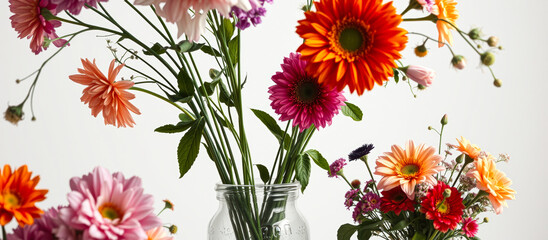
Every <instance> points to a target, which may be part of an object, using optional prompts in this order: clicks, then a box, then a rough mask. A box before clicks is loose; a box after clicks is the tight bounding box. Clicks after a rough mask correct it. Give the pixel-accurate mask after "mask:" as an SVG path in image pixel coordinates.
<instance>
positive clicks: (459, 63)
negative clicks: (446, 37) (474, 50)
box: [451, 55, 466, 70]
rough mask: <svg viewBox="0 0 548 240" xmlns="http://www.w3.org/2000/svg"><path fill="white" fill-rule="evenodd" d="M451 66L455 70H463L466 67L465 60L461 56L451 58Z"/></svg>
mask: <svg viewBox="0 0 548 240" xmlns="http://www.w3.org/2000/svg"><path fill="white" fill-rule="evenodd" d="M451 64H452V65H453V67H455V68H456V69H460V70H462V69H464V67H466V58H464V56H462V55H455V56H453V59H451Z"/></svg>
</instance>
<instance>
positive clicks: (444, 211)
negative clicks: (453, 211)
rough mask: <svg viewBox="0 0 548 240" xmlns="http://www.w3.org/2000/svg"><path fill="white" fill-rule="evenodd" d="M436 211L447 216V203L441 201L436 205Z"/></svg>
mask: <svg viewBox="0 0 548 240" xmlns="http://www.w3.org/2000/svg"><path fill="white" fill-rule="evenodd" d="M436 206H437V209H436V210H438V212H439V213H441V214H447V213H448V212H449V205H448V204H447V201H445V200H443V201H440V202H439V203H436Z"/></svg>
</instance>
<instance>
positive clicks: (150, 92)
mask: <svg viewBox="0 0 548 240" xmlns="http://www.w3.org/2000/svg"><path fill="white" fill-rule="evenodd" d="M130 90H135V91H139V92H144V93H146V94H149V95H151V96H154V97H157V98H159V99H161V100H164V101H165V102H167V103H169V104H171V105H173V106H174V107H176V108H177V109H179V110H181V111H182V112H183V113H185V114H186V115H187V116H189V117H190V118H192V120H196V118H195V117H194V115H192V114H191V113H190V112H188V111H187V110H186V109H184V108H182V107H181V106H179V105H177V104H175V103H174V102H172V101H171V100H169V99H167V98H166V97H164V96H162V95H160V94H157V93H155V92H152V91H149V90H146V89H144V88H140V87H131V88H130Z"/></svg>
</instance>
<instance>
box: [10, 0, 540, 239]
mask: <svg viewBox="0 0 548 240" xmlns="http://www.w3.org/2000/svg"><path fill="white" fill-rule="evenodd" d="M527 2H528V3H517V2H515V1H496V0H484V1H460V2H459V4H458V9H459V11H460V15H461V18H460V19H459V20H458V21H457V23H458V25H459V26H460V27H461V28H463V29H464V30H466V31H467V30H469V29H470V28H471V27H480V28H482V29H483V30H484V32H485V33H486V34H487V36H489V35H491V34H494V35H497V36H498V37H499V38H500V42H501V44H502V45H503V46H504V48H505V50H504V51H502V52H499V53H497V54H496V57H497V62H496V64H495V65H494V69H495V71H496V74H497V76H498V77H499V78H501V80H502V81H503V87H502V88H495V87H493V85H492V78H491V76H490V74H489V72H488V70H487V69H486V68H484V67H481V66H480V64H479V58H478V57H477V56H476V55H475V54H474V53H473V52H472V51H471V50H470V49H469V47H467V46H466V44H465V42H464V41H462V39H460V38H459V37H458V36H455V39H456V41H455V49H456V52H457V53H460V54H463V55H465V56H466V57H467V58H468V66H467V68H466V69H465V70H463V71H456V70H454V69H452V67H451V66H450V63H449V61H450V56H449V52H448V50H447V49H445V48H441V49H438V48H437V46H435V45H434V44H430V45H429V50H430V53H429V55H428V57H426V58H424V59H418V58H416V57H415V56H414V55H413V54H412V49H413V47H414V46H416V45H417V44H420V43H421V42H422V39H421V38H416V37H411V38H410V40H409V43H408V49H407V50H406V51H405V53H404V56H405V57H404V59H403V61H405V62H407V63H415V64H419V65H425V66H429V67H431V68H433V69H436V70H437V78H436V80H435V82H434V84H433V86H432V87H430V88H429V89H427V90H425V91H422V92H419V93H418V97H417V98H413V96H412V94H411V93H410V92H409V86H407V84H405V83H400V84H397V85H395V84H394V83H393V82H390V83H389V85H388V87H387V88H383V87H378V86H377V87H375V89H374V91H372V92H370V93H366V94H364V96H362V97H358V96H356V95H348V94H347V98H348V99H349V100H350V101H351V102H353V103H355V104H357V105H358V106H360V107H361V108H362V109H363V111H364V121H362V122H354V121H352V120H350V119H348V118H346V117H343V116H342V115H341V116H337V117H336V118H335V119H334V121H333V124H332V126H331V127H329V128H327V129H323V130H321V131H319V132H317V133H316V135H315V138H314V139H313V140H312V141H311V142H310V144H309V146H310V147H311V148H316V149H319V150H320V151H321V152H322V153H323V155H324V156H325V157H326V158H327V159H328V160H329V161H333V160H335V159H337V158H339V157H345V156H346V155H347V154H348V152H349V151H351V150H353V149H354V148H355V147H358V146H360V145H361V144H363V143H373V144H375V146H376V148H375V150H374V151H373V152H372V154H371V156H372V157H371V158H373V159H375V158H376V156H378V155H379V154H381V153H382V152H384V151H388V150H389V149H390V145H391V144H399V145H402V144H404V143H405V141H406V140H408V139H413V140H415V141H416V142H424V143H428V144H430V145H433V146H436V145H437V135H436V134H434V133H433V132H429V131H427V126H428V125H433V126H436V127H438V126H439V120H440V118H441V116H442V115H443V114H445V113H447V114H448V116H449V125H448V126H447V127H446V132H445V139H444V142H453V143H455V140H454V139H455V138H456V137H459V136H461V135H462V136H465V137H466V138H468V139H469V140H471V141H472V142H473V143H475V144H477V145H479V146H480V147H482V148H483V149H485V150H487V151H490V152H491V153H509V154H510V155H511V156H512V158H511V160H510V163H508V164H501V165H500V168H502V170H503V171H505V172H506V173H507V175H508V176H509V177H510V178H511V179H512V180H513V181H514V184H513V185H512V187H513V188H514V189H515V190H517V192H518V194H517V195H516V200H514V201H509V208H507V209H505V210H504V212H503V214H502V215H499V216H495V215H494V214H487V215H486V216H488V217H489V218H490V222H489V223H488V224H484V225H481V227H480V231H479V236H480V237H481V238H483V239H542V236H544V235H543V233H544V232H545V230H544V229H545V226H546V225H547V224H548V220H547V218H545V217H544V214H546V212H545V209H546V208H545V207H544V206H543V205H542V204H545V199H546V198H548V193H547V191H546V189H547V188H546V186H545V182H546V180H545V179H544V177H546V174H545V171H546V169H548V164H547V162H546V161H545V159H544V150H545V147H546V140H545V136H546V134H547V133H548V132H547V128H546V125H545V123H546V122H547V120H548V111H547V108H546V105H545V102H546V100H547V97H546V95H545V92H546V90H548V88H547V86H548V83H547V81H546V77H545V74H544V73H543V69H545V67H546V64H548V62H547V60H546V58H544V57H545V55H546V53H547V52H546V46H545V44H546V42H545V39H546V38H547V37H548V35H547V31H546V28H545V27H543V26H542V24H543V22H544V21H543V20H544V18H543V17H542V15H543V14H544V12H543V11H544V9H547V7H548V4H547V3H546V2H545V1H541V0H531V1H527ZM303 3H304V1H300V0H299V1H294V0H291V1H289V0H285V1H282V0H277V1H275V3H274V4H273V5H271V6H268V13H267V17H266V18H264V22H263V24H261V25H259V27H257V28H251V29H250V30H247V31H245V33H244V39H243V46H244V49H243V53H242V56H244V59H243V62H242V67H243V68H242V69H245V70H246V71H247V73H248V77H249V80H248V83H247V85H246V88H245V89H244V91H245V97H246V99H245V100H246V102H247V107H248V108H259V109H263V110H266V111H268V112H270V113H273V111H272V110H271V109H270V107H269V103H270V102H269V100H268V94H267V87H268V86H270V85H271V84H272V82H271V81H270V76H271V75H273V74H274V72H275V71H279V69H280V67H279V64H280V63H281V62H282V59H283V57H284V56H287V55H289V52H291V51H295V50H296V48H297V47H298V46H299V44H300V42H301V41H302V40H301V39H299V38H298V36H297V34H296V33H295V26H296V21H297V20H299V19H302V18H303V13H302V12H301V11H299V9H300V7H301V5H302V4H303ZM406 3H407V0H401V1H399V2H398V3H397V6H398V7H399V9H400V10H399V11H401V10H402V8H401V7H402V5H403V4H406ZM105 5H106V6H107V7H109V8H112V9H113V11H114V12H115V14H118V15H117V16H124V17H119V19H121V22H123V23H125V24H130V25H133V28H134V29H135V30H136V31H138V32H139V33H140V34H144V35H143V36H146V33H147V31H151V30H150V29H146V28H144V27H142V26H143V24H140V23H138V24H135V23H133V24H132V21H131V20H130V19H129V18H130V16H129V15H130V12H129V11H126V9H125V8H123V7H124V6H123V4H122V1H111V2H109V3H107V4H105ZM118 9H120V11H116V10H118ZM10 15H11V13H10V12H9V8H8V3H7V1H2V2H1V3H0V19H2V21H0V31H1V33H2V35H1V36H3V38H2V43H3V46H4V47H3V49H2V54H1V55H0V73H1V74H2V78H1V80H0V104H4V107H7V105H8V104H10V105H15V104H18V103H19V102H20V101H21V99H22V98H23V97H24V95H25V94H26V91H27V87H28V86H29V84H30V81H27V82H23V83H22V84H19V85H17V84H15V79H17V78H21V77H23V76H26V75H27V74H29V73H30V72H32V71H34V70H35V69H36V68H37V67H38V66H39V64H40V63H41V62H42V61H43V60H45V59H46V58H47V57H48V56H49V55H50V54H52V53H53V51H54V50H55V49H54V48H51V49H49V50H48V51H46V52H44V53H42V54H40V55H38V56H34V54H33V53H31V51H30V49H29V48H28V44H29V41H28V40H26V39H25V40H20V39H17V38H16V37H17V35H16V33H15V31H14V30H13V29H12V28H11V25H10V21H9V19H8V18H9V16H10ZM410 16H413V14H411V15H410ZM81 17H82V18H83V19H95V18H94V16H93V14H92V13H91V12H89V11H84V13H82V14H81ZM404 27H406V28H409V29H418V30H416V31H421V32H428V33H430V35H432V36H437V32H436V30H435V27H434V25H433V24H431V23H420V24H416V23H412V24H409V23H405V24H404ZM171 28H172V29H173V30H174V31H175V27H174V26H171ZM74 29H75V28H72V27H66V26H65V27H61V28H59V29H58V33H59V35H63V34H66V33H70V32H72V30H74ZM97 34H98V33H96V32H95V33H87V34H85V35H83V36H80V37H79V38H77V39H76V40H75V41H73V42H72V43H71V46H70V47H69V48H67V49H66V50H65V51H63V52H62V53H61V54H60V55H59V56H58V57H57V58H55V59H53V60H52V61H51V63H50V64H49V65H48V66H47V67H46V68H45V70H44V72H43V75H42V77H41V80H40V81H39V83H38V86H37V88H36V94H35V98H34V101H35V105H34V110H35V113H36V117H37V121H35V122H31V121H30V118H31V113H30V109H29V105H27V106H26V108H25V112H26V119H25V120H24V121H22V122H20V123H19V126H17V127H16V126H13V125H12V124H10V123H8V122H6V121H0V152H1V153H2V154H1V157H0V165H3V164H11V165H12V166H19V165H22V164H27V165H28V166H29V168H30V169H31V170H32V171H33V172H34V173H35V174H39V175H40V176H41V181H40V184H39V187H40V188H47V189H49V190H50V192H49V193H48V195H47V197H48V198H47V200H45V201H44V202H42V203H40V204H39V206H40V207H42V208H48V207H50V206H56V205H58V204H66V203H67V201H66V194H67V192H68V191H69V185H68V181H69V179H70V178H71V177H73V176H81V175H82V174H84V173H87V172H89V171H91V170H92V169H93V167H95V166H98V165H101V166H104V167H106V168H108V169H110V170H111V171H122V172H123V173H124V174H125V175H126V176H133V175H137V176H140V177H141V178H142V180H143V183H144V187H145V190H146V192H148V193H150V194H153V195H154V196H155V200H156V208H157V209H158V210H160V209H161V208H162V206H163V203H162V202H161V200H162V199H170V200H171V201H172V202H173V203H174V204H175V211H174V212H166V213H164V214H162V216H161V217H162V218H163V219H164V221H165V222H166V223H173V224H176V225H177V226H178V227H179V229H180V230H179V232H178V233H177V235H176V238H177V239H205V237H206V228H207V224H208V220H209V218H210V217H211V216H212V215H213V213H214V212H215V210H216V208H217V201H216V199H215V193H214V191H213V186H214V184H215V183H216V182H217V181H218V176H217V173H216V170H215V168H214V166H213V164H211V162H210V161H209V160H208V159H207V156H206V154H203V151H202V153H201V154H200V156H199V158H198V160H197V161H196V163H195V164H194V166H193V168H192V169H191V171H190V172H189V173H188V174H187V176H185V177H184V178H183V179H178V174H179V173H178V170H177V169H178V166H177V160H176V147H177V144H178V140H179V139H180V137H181V135H166V134H159V133H154V132H153V130H154V128H156V127H158V126H161V125H163V124H166V123H175V122H176V121H177V111H176V109H174V108H172V107H171V106H168V105H166V104H164V103H163V102H160V101H158V100H156V99H153V98H151V97H150V96H148V95H144V94H140V93H136V95H137V98H136V99H135V100H134V101H133V103H134V104H135V105H136V106H137V107H138V108H139V109H140V110H141V112H142V115H140V116H136V117H135V120H136V123H137V125H136V127H135V128H132V129H131V128H130V129H122V128H120V129H118V128H115V127H112V126H104V124H103V119H102V118H101V117H99V118H93V117H92V116H91V114H90V110H89V108H88V107H87V106H85V105H84V104H83V103H81V102H80V100H79V98H80V96H81V91H82V89H83V86H81V85H78V84H75V83H73V82H72V81H70V80H69V79H68V75H71V74H74V73H76V69H77V68H78V67H80V66H81V64H80V61H79V59H80V58H81V57H83V58H96V59H97V63H98V65H99V67H100V68H102V69H107V67H108V63H109V62H110V60H111V56H110V55H109V54H110V53H109V52H108V50H107V49H106V47H105V46H106V43H105V40H104V37H102V38H96V35H97ZM145 39H146V40H145V41H148V42H149V43H153V40H152V39H151V40H148V39H147V38H146V37H145ZM199 64H201V65H202V66H204V70H207V68H208V67H210V66H215V65H214V64H212V63H210V62H207V61H205V60H202V61H200V63H199ZM131 74H132V73H131V72H130V71H129V70H128V69H126V70H123V71H122V73H121V75H120V76H125V77H129V76H130V75H131ZM204 74H205V72H204ZM4 109H5V108H2V112H3V111H4ZM248 114H249V112H248ZM247 123H248V126H247V127H248V135H249V136H248V137H249V139H250V141H251V145H252V154H253V156H254V158H255V161H256V162H258V163H263V164H265V165H267V166H268V165H270V164H269V163H270V162H271V161H272V159H273V156H274V154H275V151H276V149H275V140H274V138H273V137H271V136H270V134H269V132H268V131H267V130H266V128H264V127H263V126H262V125H261V124H260V122H259V121H258V120H256V119H255V118H254V117H253V116H251V114H249V117H248V118H247ZM345 173H346V175H347V176H349V177H350V178H360V179H362V181H363V180H365V179H366V177H367V173H366V171H365V169H364V168H363V165H362V164H359V163H352V164H350V165H349V167H347V168H346V169H345ZM346 190H347V188H346V186H345V184H344V182H343V181H342V180H340V179H331V178H328V177H327V174H326V173H325V172H324V171H322V170H321V169H320V168H318V167H315V166H314V167H313V172H312V179H311V183H310V185H309V188H308V189H307V191H306V192H305V194H304V195H303V196H302V197H301V199H300V209H301V210H302V212H303V214H304V215H305V216H306V217H307V219H308V221H309V225H310V229H311V234H312V239H336V231H337V228H338V227H339V225H341V224H343V223H349V222H351V221H352V219H351V212H349V211H347V210H345V207H344V206H343V200H344V193H345V191H346ZM543 211H544V212H543ZM13 226H15V225H14V224H11V225H10V227H9V228H10V229H11V227H13Z"/></svg>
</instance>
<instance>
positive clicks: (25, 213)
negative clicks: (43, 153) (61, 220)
mask: <svg viewBox="0 0 548 240" xmlns="http://www.w3.org/2000/svg"><path fill="white" fill-rule="evenodd" d="M31 177H32V172H29V171H28V169H27V165H23V166H21V167H19V168H18V169H17V170H15V171H14V172H11V167H10V165H7V164H6V165H4V169H3V171H2V172H0V225H2V226H5V225H6V224H8V223H9V222H10V221H11V220H12V219H13V218H14V217H15V220H17V222H18V223H19V226H21V227H22V226H25V225H31V224H33V223H34V219H35V218H38V217H40V215H41V214H43V213H44V211H42V210H41V209H39V208H38V207H36V206H35V204H36V203H37V202H40V201H43V200H44V199H46V193H48V190H44V189H36V185H37V184H38V182H40V176H35V177H33V178H31Z"/></svg>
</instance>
